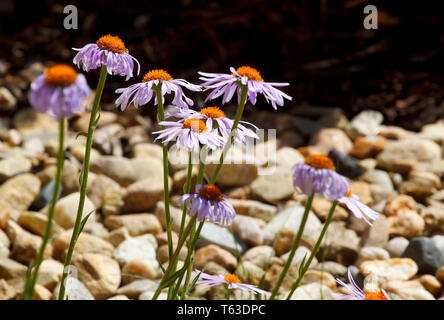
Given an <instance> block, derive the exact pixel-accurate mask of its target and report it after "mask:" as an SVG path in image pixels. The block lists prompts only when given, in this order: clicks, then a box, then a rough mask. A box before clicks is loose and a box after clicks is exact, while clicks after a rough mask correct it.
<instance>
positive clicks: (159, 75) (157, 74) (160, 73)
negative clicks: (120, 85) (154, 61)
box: [142, 69, 173, 82]
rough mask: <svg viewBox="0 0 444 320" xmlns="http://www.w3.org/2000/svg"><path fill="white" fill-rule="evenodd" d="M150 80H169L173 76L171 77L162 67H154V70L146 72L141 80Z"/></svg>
mask: <svg viewBox="0 0 444 320" xmlns="http://www.w3.org/2000/svg"><path fill="white" fill-rule="evenodd" d="M151 80H163V81H170V80H173V77H171V75H170V74H169V73H168V72H166V71H165V70H163V69H156V70H151V71H150V72H148V73H147V74H146V75H145V77H143V80H142V81H143V82H148V81H151Z"/></svg>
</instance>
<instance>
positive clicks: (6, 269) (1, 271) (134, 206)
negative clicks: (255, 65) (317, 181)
mask: <svg viewBox="0 0 444 320" xmlns="http://www.w3.org/2000/svg"><path fill="white" fill-rule="evenodd" d="M0 96H1V98H0V99H1V101H2V102H1V105H2V111H4V110H7V112H9V116H7V117H3V118H1V119H0V137H1V142H0V183H1V185H0V299H2V300H3V299H21V298H22V294H23V276H24V274H25V272H26V269H27V265H28V264H29V263H30V262H31V261H33V260H34V259H35V257H36V253H37V251H38V248H39V246H40V244H41V241H42V238H41V236H42V234H43V232H44V228H45V224H46V221H47V216H46V213H47V204H48V201H49V199H50V198H51V195H52V188H53V182H52V181H53V179H54V176H55V172H56V166H55V162H56V159H55V156H56V152H57V130H58V125H57V123H56V122H55V121H54V120H52V119H51V118H49V117H47V116H46V115H42V114H36V113H35V112H34V111H33V110H32V109H30V108H24V109H23V108H17V107H16V104H15V101H14V100H15V98H14V93H11V92H10V91H8V89H6V88H4V87H2V88H0ZM227 110H228V113H230V110H231V111H233V109H232V108H230V107H228V108H227ZM249 110H250V112H249V113H248V112H247V120H249V121H251V122H253V123H255V124H256V125H258V126H259V127H260V128H276V129H277V138H276V139H272V138H270V139H268V141H266V142H262V143H260V144H258V145H257V146H256V148H255V155H256V157H255V158H254V163H243V164H236V165H233V164H231V165H225V166H224V167H223V169H222V171H221V174H220V175H219V180H218V184H219V185H220V186H221V187H222V188H223V189H224V192H225V193H226V194H227V196H228V198H229V200H230V201H231V203H232V204H233V206H234V208H235V209H236V212H237V217H236V219H235V220H234V223H233V225H232V232H231V231H230V230H229V229H226V228H222V227H219V226H217V225H214V224H211V223H206V224H205V226H204V228H203V230H202V235H201V239H200V240H199V242H198V245H197V246H198V249H197V251H196V253H195V259H194V267H195V268H197V269H200V270H203V271H205V272H207V273H211V274H225V273H228V272H230V273H232V272H236V273H237V274H238V275H239V276H240V278H241V279H242V280H243V281H244V282H248V283H252V284H256V285H261V286H262V287H263V288H264V289H266V290H270V289H271V288H272V287H273V286H274V284H275V282H276V281H277V278H278V276H279V274H280V272H281V270H282V267H283V264H284V263H285V261H286V259H287V256H288V251H289V250H290V248H291V245H292V242H293V240H294V237H295V234H296V232H297V229H298V226H299V223H300V220H301V216H302V213H303V210H304V202H305V199H306V197H305V196H299V195H295V194H294V189H293V186H292V182H291V175H290V168H291V166H292V165H293V164H294V163H296V162H298V161H302V160H303V159H304V156H306V155H308V154H313V153H323V154H328V155H329V156H330V157H331V158H333V159H334V160H335V163H336V164H337V167H338V171H339V172H340V173H342V174H344V175H346V176H347V177H348V178H349V179H350V183H351V188H352V190H353V193H355V194H358V195H359V196H360V198H361V200H362V202H364V203H365V204H367V205H369V206H371V207H373V208H374V209H375V210H377V211H378V212H380V213H381V214H380V216H379V218H378V220H377V221H376V222H375V223H374V226H373V227H371V228H369V226H368V225H366V224H365V223H364V222H363V221H361V220H358V219H356V218H354V216H353V215H352V214H351V213H350V212H348V211H347V209H345V208H344V207H338V208H337V209H336V211H335V215H334V222H332V224H331V226H330V228H329V231H328V234H327V239H326V242H325V246H324V247H323V250H321V252H320V253H319V254H318V256H317V259H315V260H314V262H313V263H312V265H311V267H310V269H309V270H308V272H307V273H306V275H305V276H304V278H303V281H302V285H301V286H300V287H299V288H298V289H297V290H296V291H295V293H294V295H293V299H320V298H321V296H320V295H321V292H322V297H323V298H324V299H336V297H335V294H336V293H339V292H341V289H340V288H338V287H337V285H336V283H335V278H341V279H343V280H346V272H347V267H350V268H351V270H352V273H353V275H354V277H355V279H356V281H357V283H358V284H361V285H362V283H363V281H364V279H366V280H368V281H372V282H374V283H376V284H378V285H379V286H381V287H382V288H384V289H385V290H386V291H387V292H388V294H389V295H390V296H391V297H392V298H393V299H443V298H444V292H443V290H442V284H443V283H444V190H442V189H443V182H442V177H443V173H444V159H443V153H444V150H443V146H444V122H438V123H434V124H429V125H426V126H424V127H423V128H422V130H421V131H420V132H411V131H407V130H404V129H402V128H400V127H394V126H384V125H382V122H383V117H382V114H381V113H379V112H376V111H363V112H361V113H360V114H359V115H358V116H356V117H355V118H353V119H351V120H350V121H349V120H347V119H346V118H345V116H344V115H342V113H341V112H340V110H337V109H325V110H324V109H322V110H317V111H316V112H314V111H313V112H311V113H310V112H307V116H306V117H302V116H298V117H295V116H292V115H289V114H287V113H283V112H279V111H278V112H275V111H273V110H271V109H270V111H260V112H251V110H253V109H252V108H250V109H249ZM88 121H89V113H87V112H85V113H82V114H78V115H77V116H76V117H74V118H73V119H72V120H71V121H70V123H69V130H68V134H67V139H66V140H67V141H66V147H67V152H66V160H65V164H64V173H63V190H62V193H61V197H60V199H59V200H58V202H57V205H56V209H55V217H54V231H53V239H52V241H51V244H50V245H49V246H48V248H47V253H46V256H45V260H44V262H43V264H42V267H41V271H40V277H39V279H38V285H37V286H36V296H37V298H38V299H42V300H48V299H54V297H55V296H56V292H57V290H58V285H59V281H60V278H61V274H62V269H63V261H64V258H65V254H66V251H67V248H68V245H69V241H70V237H71V232H72V229H71V228H72V227H73V225H74V220H75V215H76V210H77V201H78V197H79V193H78V189H79V186H78V175H79V171H80V167H81V163H82V157H83V152H84V144H85V141H84V138H83V137H80V138H78V139H76V138H75V135H76V133H77V132H79V131H86V129H87V124H88ZM153 129H154V126H153V124H152V123H151V121H150V120H149V119H147V118H146V117H142V116H140V115H139V114H138V112H137V111H135V110H132V109H129V110H128V111H127V112H125V113H120V112H118V111H103V112H102V115H101V118H100V122H99V126H98V128H97V129H96V131H95V134H94V145H93V147H94V150H93V153H92V161H91V173H90V178H89V181H88V183H89V184H88V191H87V194H88V198H87V200H86V204H85V210H84V213H85V214H87V213H89V212H90V211H91V210H93V209H94V208H95V209H96V212H95V215H94V216H93V217H92V218H90V220H89V222H88V223H87V225H86V227H85V231H84V233H83V234H82V235H81V236H80V238H79V241H78V243H77V247H76V251H75V256H74V259H73V265H74V266H75V267H76V270H77V275H76V276H77V278H75V277H73V278H70V280H69V282H68V289H67V294H68V295H69V298H70V299H71V300H74V299H141V300H143V299H150V298H151V296H152V294H153V291H154V290H155V288H156V287H157V284H158V282H159V280H160V277H161V268H160V264H165V263H166V261H167V256H168V252H167V240H166V233H165V216H164V205H163V185H162V184H163V183H162V181H163V180H162V160H161V159H162V150H161V147H160V146H159V145H157V144H154V143H153V142H152V135H151V132H152V131H154V130H153ZM274 150H277V152H276V153H275V152H274ZM239 156H240V151H239V150H237V152H234V153H232V154H231V155H230V157H234V158H235V157H239ZM249 156H250V157H251V156H252V155H251V154H250V155H249ZM183 157H185V159H186V155H184V154H179V155H178V156H176V157H175V158H172V159H171V163H170V178H171V179H170V182H171V183H170V186H171V192H172V203H173V207H172V212H171V214H172V217H173V230H175V231H178V226H179V224H180V216H181V213H182V211H181V209H180V207H179V206H177V200H178V197H179V196H180V195H181V190H182V188H183V184H184V182H185V177H186V169H185V167H186V165H185V164H181V161H175V160H178V159H183ZM182 163H183V161H182ZM213 168H214V166H213V167H212V166H208V167H207V173H209V174H210V173H211V170H212V169H213ZM194 175H196V172H194ZM194 177H195V176H194ZM329 207H330V202H329V201H328V200H325V199H321V198H318V199H315V200H314V203H313V208H312V212H311V213H310V216H309V219H308V223H307V226H306V228H305V232H304V235H303V238H302V244H303V245H302V246H301V247H300V248H299V249H298V251H297V254H296V257H295V259H294V264H293V266H292V267H291V269H290V272H289V275H288V276H287V278H286V279H285V281H284V284H283V286H282V288H283V290H282V293H285V291H288V290H289V288H290V286H291V284H292V283H293V281H294V276H295V275H297V271H298V264H299V263H300V262H301V260H302V258H303V256H304V254H305V253H307V252H309V251H310V249H311V248H312V246H313V245H314V242H315V241H316V239H317V235H318V234H319V232H320V229H321V227H322V225H323V221H324V219H325V218H326V216H327V212H328V209H329ZM233 234H234V237H233ZM185 256H186V249H183V254H182V255H181V259H184V258H185ZM321 278H322V279H321ZM321 289H322V290H321ZM235 295H236V296H237V298H246V296H242V294H241V293H240V292H235ZM161 297H162V296H161ZM191 297H192V298H206V299H224V292H223V291H222V290H221V288H217V287H215V288H212V289H210V290H202V289H201V288H200V287H199V286H197V287H196V288H195V290H194V291H193V294H192V296H191Z"/></svg>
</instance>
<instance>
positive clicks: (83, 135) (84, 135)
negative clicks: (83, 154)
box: [76, 132, 88, 139]
mask: <svg viewBox="0 0 444 320" xmlns="http://www.w3.org/2000/svg"><path fill="white" fill-rule="evenodd" d="M80 136H82V137H85V138H88V134H87V133H86V132H78V133H77V134H76V139H78V138H79V137H80Z"/></svg>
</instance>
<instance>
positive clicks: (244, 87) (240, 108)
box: [210, 85, 248, 184]
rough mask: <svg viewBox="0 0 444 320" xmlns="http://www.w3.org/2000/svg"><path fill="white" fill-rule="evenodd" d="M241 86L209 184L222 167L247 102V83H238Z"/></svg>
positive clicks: (214, 180) (213, 180)
mask: <svg viewBox="0 0 444 320" xmlns="http://www.w3.org/2000/svg"><path fill="white" fill-rule="evenodd" d="M240 86H241V97H240V102H239V106H238V107H237V111H236V116H235V118H234V123H233V127H232V128H231V132H230V136H229V137H228V141H227V143H226V144H225V146H224V149H223V150H222V154H221V155H220V158H219V163H218V165H217V167H216V170H214V172H213V175H212V176H211V179H210V184H214V183H215V182H216V179H217V176H218V175H219V171H220V169H221V168H222V165H223V164H224V158H225V156H226V155H227V153H228V150H230V147H231V145H232V144H233V141H234V133H235V132H234V131H235V130H236V128H237V125H238V124H239V121H240V119H241V118H242V114H243V113H244V108H245V103H246V102H247V94H248V86H247V85H240Z"/></svg>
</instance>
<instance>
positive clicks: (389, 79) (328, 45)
mask: <svg viewBox="0 0 444 320" xmlns="http://www.w3.org/2000/svg"><path fill="white" fill-rule="evenodd" d="M68 4H73V5H75V6H76V7H77V8H78V13H79V29H78V30H65V29H64V28H63V20H64V18H65V16H66V15H65V14H63V8H64V6H65V5H68ZM369 4H371V5H375V6H376V7H377V8H378V13H379V15H378V22H379V29H377V30H366V29H364V27H363V20H364V17H365V15H364V13H363V9H364V7H365V6H366V5H369ZM443 12H444V1H432V0H428V1H426V0H422V1H419V0H404V1H383V0H381V1H366V0H345V1H344V0H300V1H293V0H281V1H266V0H242V1H232V0H225V1H213V0H182V1H179V0H168V1H150V0H138V1H126V2H123V1H104V0H101V1H73V0H71V1H50V0H47V1H12V0H0V85H3V86H7V87H11V86H14V85H15V86H16V88H13V89H12V91H13V92H20V90H22V91H24V92H26V88H27V86H29V81H28V80H29V79H26V77H27V76H29V73H30V72H31V73H32V70H33V68H32V67H30V66H32V65H33V64H35V63H36V62H37V63H38V62H41V63H42V64H44V65H49V64H51V63H55V62H66V63H71V61H72V58H73V57H74V51H73V50H71V48H72V47H82V46H83V45H85V44H87V43H90V42H94V41H95V40H97V38H99V37H100V36H101V35H104V34H108V33H111V34H113V35H118V36H120V37H121V38H122V39H123V40H124V41H125V44H126V46H127V48H128V49H129V51H130V54H132V55H133V56H135V57H136V58H137V59H138V60H139V61H140V63H141V66H142V71H141V75H140V77H137V76H136V77H134V78H132V79H131V80H129V81H128V82H126V83H125V82H124V80H123V78H121V77H110V78H109V79H110V80H109V81H108V82H107V89H106V93H105V96H104V99H105V101H108V102H109V103H111V102H112V101H113V99H115V98H116V96H115V95H114V93H113V91H114V90H115V89H116V88H118V87H123V86H128V85H130V84H132V83H135V82H137V81H140V79H141V77H142V76H143V74H144V73H145V72H147V71H148V70H150V69H153V68H164V69H167V70H168V71H169V72H170V73H171V74H172V76H173V77H176V78H186V79H187V80H189V81H191V82H196V83H198V82H199V80H198V79H197V77H198V76H197V73H196V72H197V71H207V72H229V70H228V68H229V67H230V66H233V67H238V66H240V65H250V66H253V67H256V68H257V69H259V70H260V71H261V74H262V76H263V77H264V79H265V81H282V82H290V83H291V86H290V87H288V88H285V89H284V91H286V92H287V93H289V94H290V95H291V96H293V101H292V102H289V103H286V106H285V107H284V108H282V109H280V112H288V113H290V114H294V115H301V114H303V115H310V114H312V113H313V114H315V113H316V112H317V110H325V108H330V107H339V108H341V109H342V110H343V112H344V113H345V114H346V115H347V116H348V117H351V116H353V115H355V114H356V113H358V112H359V111H361V110H363V109H374V110H380V111H381V112H383V113H384V116H385V123H386V124H396V125H400V126H403V127H405V128H408V129H413V130H418V129H419V128H420V127H421V126H422V125H423V124H425V123H429V122H433V121H436V120H438V119H440V118H442V117H443V115H444V90H443V70H444V68H443V67H444V54H443V53H444V52H443V51H444V50H443V48H444V34H443V30H444V26H443V24H444V16H443ZM29 69H30V70H29ZM97 76H98V72H90V73H89V74H88V80H89V82H90V85H91V86H92V87H94V86H95V83H96V80H97ZM14 90H15V91H14ZM19 100H20V101H21V103H23V104H26V94H24V95H23V96H22V97H20V95H19ZM260 102H261V101H260ZM257 108H264V109H265V108H270V107H269V106H267V105H265V103H263V101H262V103H258V106H257Z"/></svg>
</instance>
